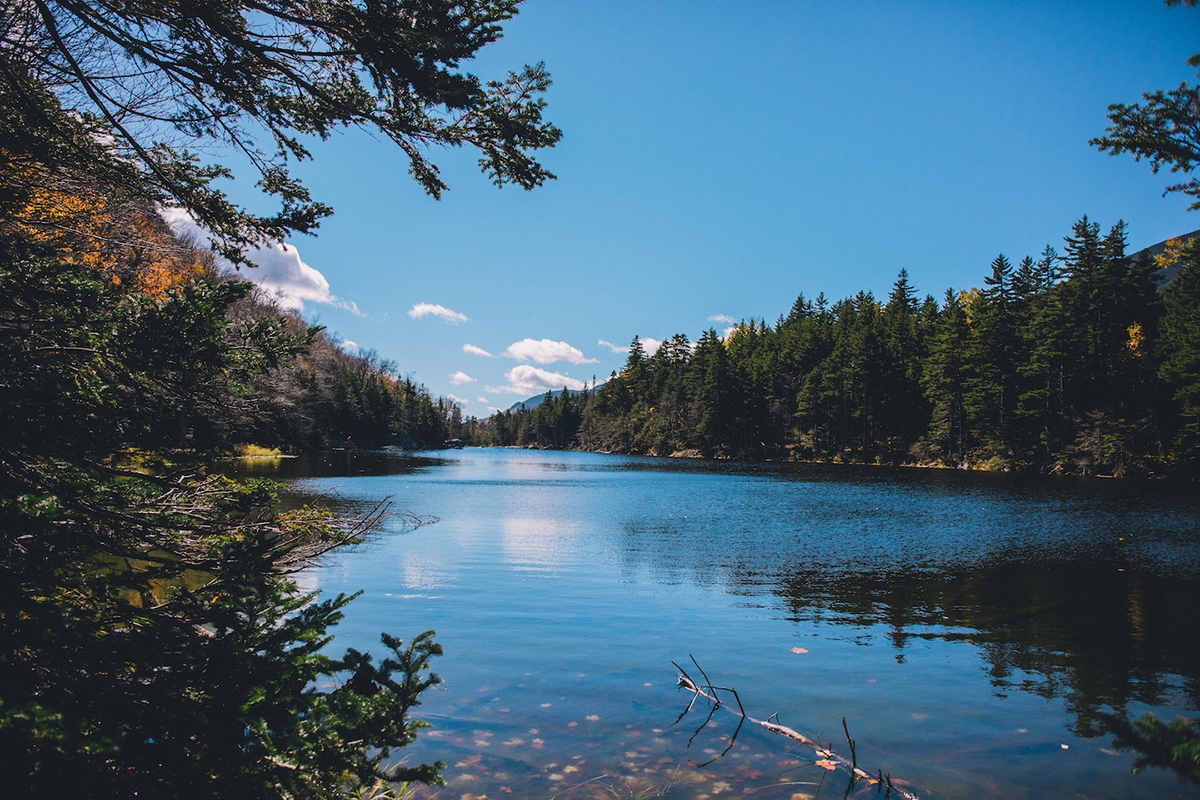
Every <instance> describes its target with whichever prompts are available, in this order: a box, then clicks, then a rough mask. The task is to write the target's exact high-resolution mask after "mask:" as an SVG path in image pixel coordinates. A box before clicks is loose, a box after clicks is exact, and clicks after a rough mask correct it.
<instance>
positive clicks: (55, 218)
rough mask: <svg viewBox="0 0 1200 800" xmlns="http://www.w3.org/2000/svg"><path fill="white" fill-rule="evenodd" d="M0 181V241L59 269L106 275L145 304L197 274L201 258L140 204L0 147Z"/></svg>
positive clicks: (201, 254) (148, 208) (203, 265)
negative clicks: (47, 255) (41, 254)
mask: <svg viewBox="0 0 1200 800" xmlns="http://www.w3.org/2000/svg"><path fill="white" fill-rule="evenodd" d="M0 181H2V182H3V184H4V185H5V187H6V188H7V192H6V194H7V196H6V197H5V198H4V199H5V200H6V201H7V202H6V203H4V206H5V207H4V208H3V213H0V234H3V235H6V236H13V237H15V238H19V239H23V240H24V241H26V242H28V243H29V244H31V245H33V246H34V247H35V248H37V249H38V250H42V251H50V252H51V253H53V254H54V257H55V258H57V259H58V260H60V261H62V262H64V263H67V264H78V265H81V266H86V267H91V268H94V269H96V270H100V271H105V272H108V273H110V274H111V275H112V280H113V283H114V284H120V283H124V282H129V283H130V284H131V286H133V287H136V288H137V289H138V290H139V291H141V292H144V293H145V294H147V295H149V296H150V297H153V298H159V297H162V296H163V295H165V294H166V292H167V291H169V290H170V289H171V288H172V287H174V286H178V285H180V284H183V283H186V282H187V281H190V280H192V279H193V278H194V277H196V276H198V275H199V274H201V273H202V272H203V271H204V269H205V264H204V262H205V260H206V258H205V255H204V254H203V253H201V252H199V251H198V250H196V249H195V248H194V247H191V246H189V245H187V244H185V243H182V242H180V241H179V240H177V239H176V238H175V237H174V235H173V234H172V233H171V231H170V229H169V228H168V226H167V224H166V223H165V222H164V221H163V219H162V218H161V217H160V216H159V215H158V213H157V212H156V211H155V210H154V209H153V208H152V207H150V206H148V205H146V204H144V203H134V202H122V201H121V200H119V199H114V198H112V197H110V196H109V195H107V194H106V193H105V192H103V191H102V190H101V189H100V187H97V186H96V185H94V184H91V183H88V182H86V181H80V180H77V179H75V178H73V177H72V176H71V175H68V174H64V173H61V172H56V171H51V170H48V169H46V168H45V167H44V166H43V165H41V164H39V163H38V162H36V161H34V160H32V159H30V158H27V157H23V156H20V155H14V154H12V153H9V152H8V151H6V150H4V149H3V148H0Z"/></svg>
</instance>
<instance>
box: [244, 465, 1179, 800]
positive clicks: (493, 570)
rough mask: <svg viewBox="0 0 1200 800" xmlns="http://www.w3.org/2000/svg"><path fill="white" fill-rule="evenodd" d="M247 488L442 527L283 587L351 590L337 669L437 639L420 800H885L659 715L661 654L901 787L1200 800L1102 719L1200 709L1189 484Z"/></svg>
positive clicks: (924, 476) (923, 473)
mask: <svg viewBox="0 0 1200 800" xmlns="http://www.w3.org/2000/svg"><path fill="white" fill-rule="evenodd" d="M238 473H239V474H241V475H251V474H254V475H265V476H271V477H277V478H279V479H281V480H284V481H286V482H287V483H288V484H289V485H290V490H289V491H291V492H294V497H292V498H290V500H289V502H304V501H308V500H311V499H312V498H313V497H314V496H316V495H324V496H325V501H326V502H331V503H334V504H336V505H337V506H339V507H340V508H342V509H344V510H348V511H356V510H363V509H366V508H369V507H370V506H371V505H373V504H374V503H376V502H377V501H379V500H380V499H382V498H385V497H389V496H390V497H391V498H392V499H393V501H394V503H395V506H396V508H398V509H403V510H405V511H408V512H411V513H413V514H417V515H422V516H426V517H436V518H437V520H438V521H437V522H436V523H435V524H429V525H421V526H417V527H412V526H408V525H405V524H403V523H402V520H400V519H396V520H394V521H393V522H392V523H390V524H389V525H388V526H387V527H385V529H384V530H383V531H382V532H381V533H380V534H378V535H377V536H375V537H374V538H373V539H372V540H371V541H370V542H368V543H367V544H365V545H362V546H359V547H357V548H353V549H349V550H345V551H341V552H337V553H335V554H332V555H331V556H329V557H328V558H327V559H326V562H325V564H324V565H323V566H320V567H317V568H313V569H310V570H308V571H306V572H304V573H302V574H301V575H300V576H299V579H300V583H301V585H302V586H304V587H305V588H309V589H319V590H320V591H321V592H323V593H329V594H336V593H338V592H347V593H350V592H356V591H359V590H361V591H362V596H361V597H359V598H358V599H357V600H355V601H354V602H353V603H352V604H351V605H350V606H349V607H348V609H347V612H348V613H347V617H346V619H345V620H344V621H343V622H342V623H341V624H340V625H339V626H338V627H337V628H336V629H335V632H336V634H337V638H336V642H335V643H334V645H333V648H334V649H336V650H337V651H338V652H340V651H341V649H342V648H344V647H346V646H353V647H356V648H358V649H360V650H368V651H370V652H372V653H373V654H375V655H376V656H381V655H382V646H381V645H380V643H379V633H380V632H381V631H387V632H389V633H391V634H393V635H397V636H401V637H403V638H405V639H406V640H407V639H408V638H411V637H412V636H413V635H414V634H417V633H420V632H421V631H424V630H427V629H431V628H432V629H434V630H436V631H437V637H436V639H437V641H438V642H439V643H441V644H442V645H443V646H444V648H445V655H444V656H441V657H439V658H436V659H435V660H434V670H435V671H436V672H437V673H438V674H439V675H440V676H441V677H442V678H443V680H444V682H445V684H444V686H443V687H442V688H441V689H440V690H431V691H429V692H427V693H426V694H425V695H424V698H423V702H422V705H421V707H420V708H419V709H418V711H419V716H420V717H422V718H423V719H425V720H428V721H429V722H430V723H431V724H432V725H433V727H432V728H431V729H427V730H425V731H423V732H422V733H421V736H420V738H419V741H418V744H417V745H416V746H414V747H411V748H409V750H407V751H406V752H405V757H406V758H407V759H409V760H410V761H425V762H431V761H434V760H440V761H444V762H446V765H447V767H446V770H445V777H446V781H447V785H446V786H445V787H434V788H430V789H424V788H421V789H419V790H418V791H417V793H416V795H415V797H417V798H430V797H438V798H447V799H449V798H455V800H459V799H461V800H479V798H484V797H487V798H491V799H492V800H497V799H498V798H505V797H515V798H552V797H557V798H564V799H568V798H579V799H580V800H582V799H583V798H609V800H611V799H612V798H647V797H667V798H697V799H699V798H711V797H715V798H726V797H742V796H751V797H754V798H758V799H760V800H775V799H776V798H787V799H792V798H813V797H827V798H841V797H843V796H845V795H846V794H847V793H848V794H849V796H852V797H860V796H861V797H881V796H883V794H884V792H886V788H885V789H884V792H880V791H879V787H877V786H873V785H870V784H868V783H866V782H860V783H858V784H856V785H854V786H852V787H851V786H850V784H849V781H848V776H847V773H846V772H845V771H841V770H830V769H826V768H824V767H823V766H822V765H821V764H819V763H814V761H821V760H822V759H820V758H818V757H817V756H816V755H814V751H813V748H812V747H808V746H805V745H803V744H800V743H799V742H795V741H792V740H789V739H787V738H784V737H783V736H780V735H778V734H776V733H773V732H771V731H768V730H766V729H765V728H763V727H761V726H758V725H754V724H746V725H743V726H742V727H741V729H740V730H737V724H738V717H737V716H736V715H735V714H733V713H729V711H728V710H727V708H721V709H718V710H717V711H716V712H715V713H714V714H713V715H712V716H711V719H708V721H707V724H706V718H708V715H709V710H710V709H709V707H708V706H707V704H704V703H700V702H698V703H697V704H696V706H695V707H694V708H693V709H692V710H691V711H690V712H689V713H687V714H686V715H685V716H684V717H683V718H682V719H679V720H678V721H677V718H678V717H679V715H680V714H681V712H683V711H685V709H687V707H688V704H689V701H690V700H691V697H692V696H691V694H690V693H689V692H687V691H684V690H681V689H679V688H678V687H677V686H676V678H677V675H678V672H677V670H676V668H675V667H674V666H673V665H672V661H674V662H677V663H678V664H679V665H680V666H682V667H683V668H684V669H685V670H687V671H688V673H689V674H690V675H692V676H693V677H694V678H696V679H697V680H698V681H699V680H701V673H700V670H699V669H697V668H696V664H698V665H699V667H701V668H703V671H704V673H705V674H707V676H708V679H709V680H710V681H711V683H712V684H714V685H717V686H724V687H732V688H734V689H736V691H737V693H738V698H739V699H740V702H741V704H742V706H743V708H744V709H745V713H746V714H748V715H749V716H751V717H754V718H757V719H760V720H765V719H767V718H768V717H771V718H772V721H778V722H779V723H781V724H782V725H785V726H788V727H790V728H793V729H795V730H796V731H799V732H800V733H803V734H805V735H807V736H809V737H811V738H813V739H818V740H819V741H820V742H823V743H827V744H829V745H830V748H831V749H832V750H833V751H835V752H836V753H838V754H839V755H841V756H844V757H846V758H849V757H850V747H849V745H848V744H847V741H846V735H845V733H844V731H843V726H842V725H843V723H842V719H843V717H844V718H845V720H846V726H847V728H848V730H849V734H850V736H852V737H853V738H854V740H855V742H856V747H855V754H856V760H857V763H858V765H859V766H860V767H862V768H863V769H865V770H866V771H868V772H870V773H871V774H872V775H876V774H878V773H884V774H889V775H890V776H891V778H892V780H893V785H894V786H896V787H904V788H906V789H907V790H908V791H911V792H913V793H914V794H916V795H917V796H919V797H939V798H942V797H945V798H977V797H990V796H994V797H1005V798H1055V797H1062V798H1067V797H1070V798H1171V797H1198V796H1200V787H1197V786H1189V785H1186V784H1182V783H1180V782H1178V781H1177V780H1176V779H1175V777H1174V776H1173V774H1172V773H1170V772H1167V771H1165V770H1160V769H1156V768H1150V769H1147V770H1146V771H1145V772H1143V773H1142V774H1140V775H1137V776H1132V775H1131V774H1130V767H1131V765H1132V764H1133V761H1134V758H1135V756H1134V755H1133V754H1130V753H1128V752H1117V751H1115V750H1114V749H1113V747H1112V739H1113V737H1112V735H1111V734H1105V733H1104V728H1103V724H1102V717H1101V716H1100V715H1101V714H1103V713H1105V712H1111V711H1113V710H1118V711H1122V712H1126V713H1129V714H1130V715H1132V716H1140V715H1141V714H1142V713H1144V712H1145V711H1148V710H1152V711H1154V712H1155V714H1156V715H1157V716H1159V717H1160V718H1170V717H1172V716H1189V717H1194V716H1196V710H1197V704H1198V702H1200V636H1198V635H1197V634H1198V633H1200V492H1198V491H1196V487H1195V486H1189V485H1183V486H1180V485H1170V484H1165V483H1149V482H1122V481H1113V480H1082V479H1071V478H1045V477H1036V476H1014V475H1000V474H987V473H969V472H955V471H941V470H909V469H890V468H870V467H851V466H838V465H828V466H818V465H785V464H745V463H728V462H724V463H722V462H705V461H691V460H682V459H674V460H673V459H656V458H638V457H625V456H613V455H600V454H591V453H570V452H550V451H524V450H499V449H475V448H468V449H466V450H459V451H439V452H436V453H421V454H410V455H389V454H371V453H345V452H330V453H323V454H311V455H308V456H305V457H302V458H299V459H282V460H275V461H265V460H257V461H256V460H246V461H242V462H239V467H238ZM693 657H694V659H695V663H693V662H692V660H691V659H692V658H693ZM730 704H731V705H732V707H734V708H736V707H737V704H736V703H734V702H732V700H731V701H730ZM773 715H777V716H773ZM735 731H736V740H733V737H734V736H735ZM731 740H732V741H731ZM726 751H727V752H726ZM722 752H725V755H724V756H723V757H721V758H718V759H717V760H715V761H712V763H709V764H706V765H704V762H708V761H710V760H712V759H713V758H714V757H715V756H718V755H720V754H721V753H722ZM700 765H703V766H700ZM826 766H830V764H826ZM848 790H849V791H848ZM893 796H896V795H895V794H893Z"/></svg>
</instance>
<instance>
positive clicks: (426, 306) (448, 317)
mask: <svg viewBox="0 0 1200 800" xmlns="http://www.w3.org/2000/svg"><path fill="white" fill-rule="evenodd" d="M408 315H409V316H410V317H412V318H413V319H420V318H421V317H427V316H430V315H432V316H435V317H441V318H442V320H443V321H445V322H453V323H454V324H455V325H457V324H458V323H460V322H470V321H471V320H469V319H467V315H466V314H460V313H458V312H457V311H452V310H450V309H449V308H446V307H445V306H439V305H434V304H433V303H417V304H416V305H415V306H413V307H412V308H410V309H409V310H408Z"/></svg>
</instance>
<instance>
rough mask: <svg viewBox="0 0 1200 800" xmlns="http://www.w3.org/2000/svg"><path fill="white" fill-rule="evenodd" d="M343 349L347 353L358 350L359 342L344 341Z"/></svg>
mask: <svg viewBox="0 0 1200 800" xmlns="http://www.w3.org/2000/svg"><path fill="white" fill-rule="evenodd" d="M342 349H343V350H346V351H350V350H357V349H358V342H352V341H350V340H349V339H342Z"/></svg>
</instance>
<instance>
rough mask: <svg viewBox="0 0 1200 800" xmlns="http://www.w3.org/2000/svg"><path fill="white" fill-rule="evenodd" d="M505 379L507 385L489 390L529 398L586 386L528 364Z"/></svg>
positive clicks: (506, 375) (505, 376) (515, 368)
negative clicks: (565, 388)
mask: <svg viewBox="0 0 1200 800" xmlns="http://www.w3.org/2000/svg"><path fill="white" fill-rule="evenodd" d="M504 379H505V380H506V381H508V384H507V385H505V386H489V387H487V390H488V391H489V392H495V393H497V394H519V395H524V396H526V397H528V396H530V395H535V394H542V393H544V392H546V391H547V390H550V391H552V392H553V391H561V390H562V388H563V387H564V386H565V387H567V388H568V389H583V388H584V386H585V384H584V382H583V381H577V380H575V379H574V378H568V377H567V376H566V375H563V374H561V373H558V372H548V371H547V370H544V369H538V368H537V367H532V366H530V365H528V364H521V365H520V366H516V367H513V368H512V369H510V370H509V371H508V372H506V373H504Z"/></svg>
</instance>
